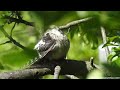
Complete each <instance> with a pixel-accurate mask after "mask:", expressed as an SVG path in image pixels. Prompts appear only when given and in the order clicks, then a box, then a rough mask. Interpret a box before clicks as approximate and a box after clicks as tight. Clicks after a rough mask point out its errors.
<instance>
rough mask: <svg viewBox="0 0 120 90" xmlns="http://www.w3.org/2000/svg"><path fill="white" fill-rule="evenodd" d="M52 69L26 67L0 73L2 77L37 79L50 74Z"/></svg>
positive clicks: (0, 77)
mask: <svg viewBox="0 0 120 90" xmlns="http://www.w3.org/2000/svg"><path fill="white" fill-rule="evenodd" d="M49 72H50V69H48V68H42V69H25V70H18V71H13V72H4V73H0V79H30V78H31V79H37V78H39V77H40V76H43V75H45V74H48V73H49Z"/></svg>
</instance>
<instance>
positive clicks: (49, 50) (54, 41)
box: [34, 27, 70, 61]
mask: <svg viewBox="0 0 120 90" xmlns="http://www.w3.org/2000/svg"><path fill="white" fill-rule="evenodd" d="M69 48H70V41H69V39H68V38H67V36H66V35H65V34H64V33H63V32H62V31H61V30H60V29H59V28H58V27H54V28H50V29H48V30H47V31H46V32H45V33H44V35H43V37H42V38H41V40H39V42H38V43H37V44H36V45H35V47H34V49H35V50H37V52H38V55H39V58H40V59H42V58H44V59H46V60H49V61H51V60H60V59H64V58H66V55H67V53H68V50H69Z"/></svg>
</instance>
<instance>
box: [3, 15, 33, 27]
mask: <svg viewBox="0 0 120 90" xmlns="http://www.w3.org/2000/svg"><path fill="white" fill-rule="evenodd" d="M4 18H5V19H9V20H10V21H11V22H16V23H24V24H26V25H29V26H34V23H33V22H28V21H25V20H23V19H17V18H13V17H10V16H5V17H4Z"/></svg>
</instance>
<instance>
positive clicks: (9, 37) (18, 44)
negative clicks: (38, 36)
mask: <svg viewBox="0 0 120 90" xmlns="http://www.w3.org/2000/svg"><path fill="white" fill-rule="evenodd" d="M0 29H1V31H2V32H3V34H4V35H5V36H6V37H7V38H8V39H9V40H10V41H11V42H13V43H14V44H15V45H16V46H18V47H20V48H22V49H25V47H24V46H23V45H21V44H20V43H18V42H17V41H16V40H14V39H13V38H12V37H11V36H9V35H8V33H7V32H6V31H5V30H4V28H3V26H0Z"/></svg>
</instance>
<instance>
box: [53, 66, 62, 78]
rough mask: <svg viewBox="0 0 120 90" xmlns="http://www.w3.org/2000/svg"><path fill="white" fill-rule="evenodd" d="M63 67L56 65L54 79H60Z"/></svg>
mask: <svg viewBox="0 0 120 90" xmlns="http://www.w3.org/2000/svg"><path fill="white" fill-rule="evenodd" d="M60 70H61V67H60V66H56V67H55V69H54V79H58V78H59V73H60Z"/></svg>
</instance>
